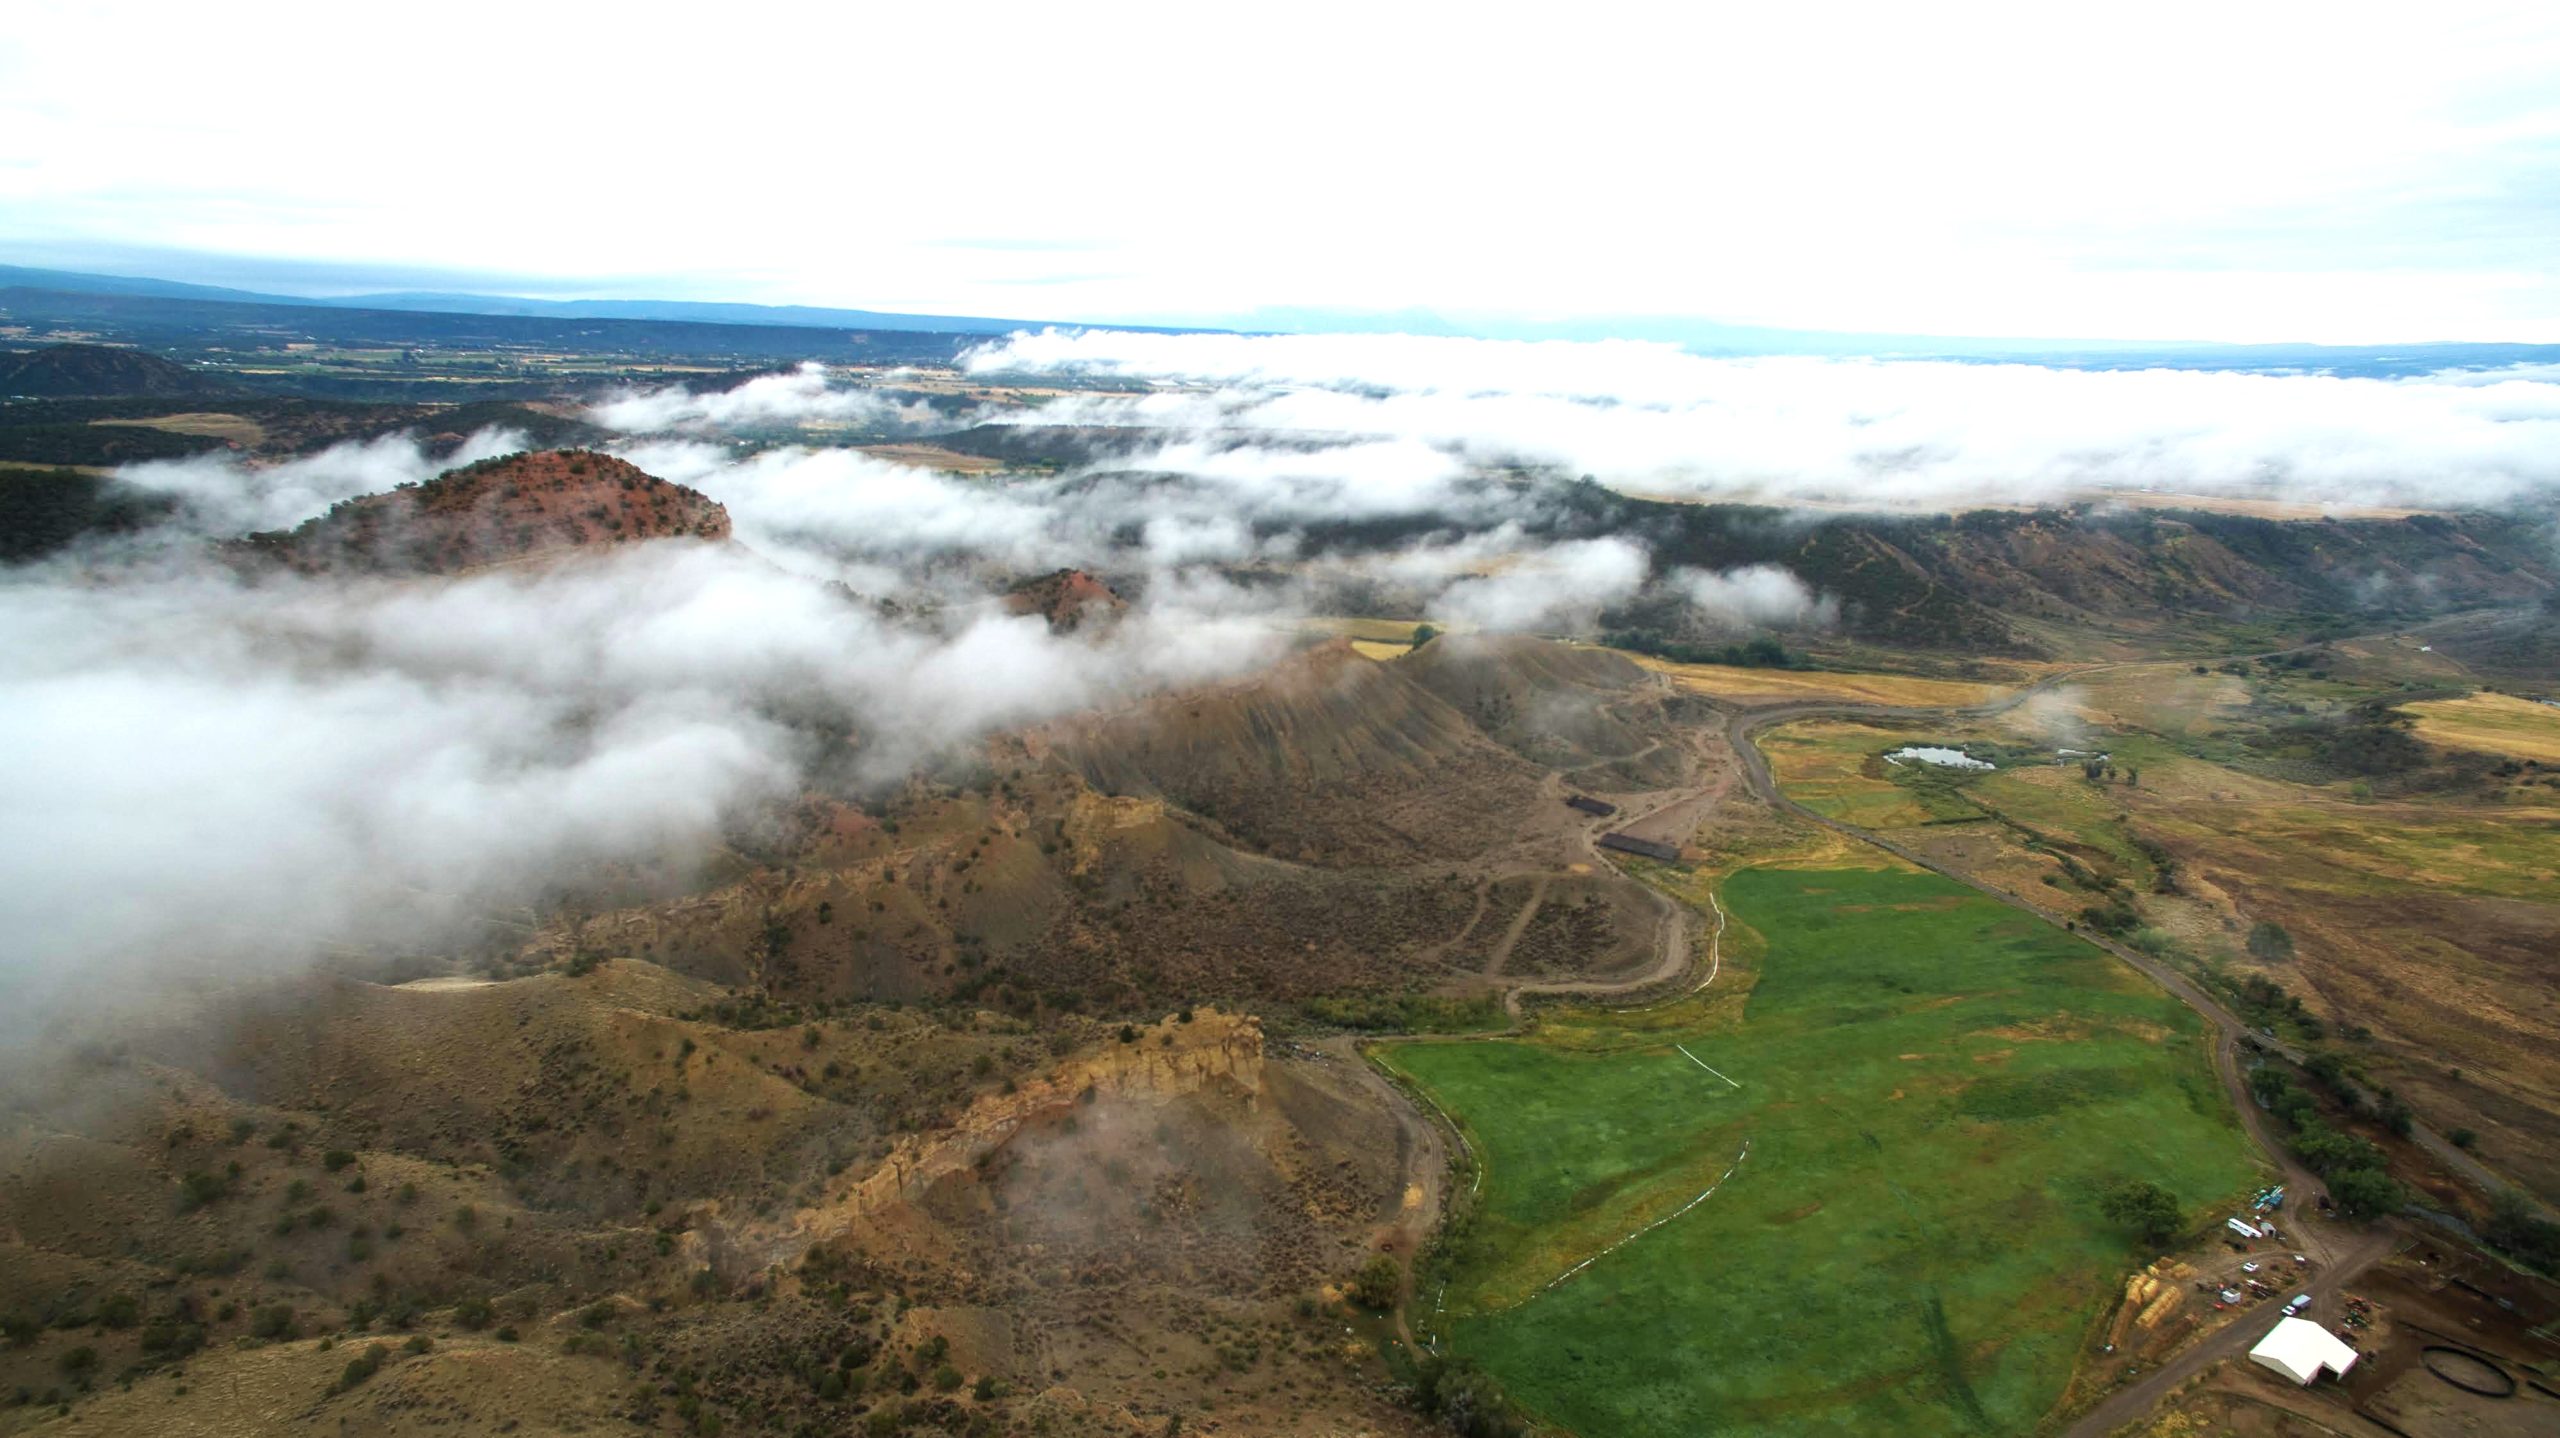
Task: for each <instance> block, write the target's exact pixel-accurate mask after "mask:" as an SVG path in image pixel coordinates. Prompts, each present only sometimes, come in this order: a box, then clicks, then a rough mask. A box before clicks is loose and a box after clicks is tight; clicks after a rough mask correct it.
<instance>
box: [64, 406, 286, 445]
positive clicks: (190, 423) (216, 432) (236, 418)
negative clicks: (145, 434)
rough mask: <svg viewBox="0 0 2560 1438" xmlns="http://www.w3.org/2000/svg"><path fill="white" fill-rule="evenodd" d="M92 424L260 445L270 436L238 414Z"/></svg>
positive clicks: (161, 416) (159, 417)
mask: <svg viewBox="0 0 2560 1438" xmlns="http://www.w3.org/2000/svg"><path fill="white" fill-rule="evenodd" d="M89 422H90V423H91V424H108V425H131V426H133V427H134V428H136V429H158V430H166V431H168V432H169V433H171V434H200V435H203V436H205V437H206V438H208V439H227V440H230V441H231V442H232V443H234V444H243V445H250V444H257V443H259V442H261V441H263V440H264V439H265V438H266V437H267V432H266V430H265V428H263V427H262V426H260V425H259V423H258V422H257V421H256V420H254V419H247V418H244V417H242V416H240V415H236V414H210V413H201V414H164V415H160V416H157V417H155V418H152V419H93V420H91V421H89Z"/></svg>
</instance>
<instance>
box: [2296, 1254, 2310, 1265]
mask: <svg viewBox="0 0 2560 1438" xmlns="http://www.w3.org/2000/svg"><path fill="white" fill-rule="evenodd" d="M2293 1266H2294V1267H2296V1268H2309V1267H2310V1266H2311V1260H2310V1259H2307V1258H2305V1257H2303V1256H2302V1255H2301V1254H2299V1253H2297V1254H2295V1255H2294V1256H2293Z"/></svg>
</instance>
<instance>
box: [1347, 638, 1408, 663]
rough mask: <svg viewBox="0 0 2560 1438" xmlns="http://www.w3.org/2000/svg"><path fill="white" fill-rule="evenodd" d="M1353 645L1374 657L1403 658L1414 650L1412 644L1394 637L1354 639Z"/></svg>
mask: <svg viewBox="0 0 2560 1438" xmlns="http://www.w3.org/2000/svg"><path fill="white" fill-rule="evenodd" d="M1351 647H1352V648H1353V649H1356V650H1358V651H1359V652H1360V653H1362V654H1365V655H1367V656H1368V657H1370V658H1372V659H1402V658H1403V657H1405V656H1406V655H1408V654H1411V653H1412V652H1413V646H1412V645H1410V644H1403V643H1399V642H1397V641H1395V640H1392V639H1354V640H1352V641H1351Z"/></svg>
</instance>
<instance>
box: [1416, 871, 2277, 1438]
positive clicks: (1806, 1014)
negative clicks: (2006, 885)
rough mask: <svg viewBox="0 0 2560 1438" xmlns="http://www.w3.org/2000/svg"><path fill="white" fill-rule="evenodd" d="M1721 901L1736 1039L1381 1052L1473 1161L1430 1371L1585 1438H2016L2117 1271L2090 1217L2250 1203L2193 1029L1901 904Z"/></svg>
mask: <svg viewBox="0 0 2560 1438" xmlns="http://www.w3.org/2000/svg"><path fill="white" fill-rule="evenodd" d="M1722 898H1723V903H1724V906H1725V908H1726V909H1727V910H1728V911H1729V912H1730V913H1731V915H1732V918H1733V921H1734V925H1735V928H1734V930H1733V931H1732V932H1731V933H1729V934H1728V936H1727V937H1728V946H1727V952H1728V955H1729V956H1730V957H1731V960H1733V961H1732V962H1729V964H1728V967H1727V969H1726V971H1725V972H1724V974H1723V975H1722V976H1721V977H1720V978H1719V980H1718V986H1719V987H1722V986H1723V985H1725V984H1728V983H1732V984H1737V985H1738V984H1742V983H1751V984H1752V985H1753V986H1752V988H1751V991H1750V997H1749V999H1748V1002H1747V1003H1746V1004H1744V1005H1742V1006H1741V1008H1740V1010H1739V1016H1738V1018H1737V1017H1735V1013H1736V1011H1735V1007H1734V1005H1733V1004H1732V1002H1731V1001H1730V999H1727V1000H1725V1001H1723V1002H1720V1003H1719V1002H1714V1001H1713V995H1712V991H1711V993H1710V995H1708V996H1702V998H1701V999H1700V1000H1697V1001H1693V1003H1692V1004H1690V1005H1688V1006H1685V1007H1682V1008H1675V1009H1670V1010H1663V1009H1657V1010H1653V1011H1651V1012H1647V1013H1642V1014H1630V1015H1628V1016H1627V1017H1626V1019H1625V1020H1624V1026H1623V1027H1622V1028H1620V1029H1619V1030H1618V1031H1617V1034H1616V1040H1617V1041H1616V1042H1614V1043H1612V1042H1611V1041H1610V1037H1611V1035H1610V1020H1608V1019H1607V1018H1605V1017H1601V1016H1594V1015H1581V1016H1577V1017H1576V1018H1575V1020H1574V1021H1573V1022H1570V1023H1559V1024H1556V1025H1553V1026H1552V1032H1551V1033H1549V1034H1545V1035H1533V1036H1531V1037H1529V1038H1526V1039H1521V1040H1511V1041H1500V1042H1482V1043H1442V1044H1416V1045H1411V1046H1405V1047H1400V1048H1398V1049H1396V1050H1395V1051H1394V1054H1393V1061H1394V1062H1395V1063H1396V1064H1397V1065H1398V1066H1399V1067H1401V1068H1402V1069H1404V1070H1405V1071H1406V1072H1407V1073H1408V1074H1410V1075H1411V1076H1412V1077H1413V1078H1414V1079H1415V1080H1416V1081H1418V1082H1419V1083H1421V1084H1422V1085H1423V1086H1424V1087H1425V1088H1426V1089H1428V1090H1429V1091H1430V1093H1431V1094H1432V1095H1433V1097H1434V1098H1435V1099H1437V1100H1438V1101H1439V1102H1440V1103H1441V1104H1442V1105H1443V1106H1444V1107H1445V1108H1447V1109H1448V1111H1449V1112H1451V1113H1452V1114H1454V1115H1456V1116H1457V1117H1458V1119H1459V1120H1460V1121H1461V1122H1462V1123H1464V1124H1465V1125H1466V1126H1467V1128H1468V1130H1469V1132H1470V1133H1471V1134H1472V1135H1473V1137H1474V1139H1475V1142H1476V1147H1477V1149H1478V1151H1479V1153H1480V1154H1481V1155H1482V1159H1483V1163H1484V1170H1485V1171H1484V1175H1483V1185H1482V1192H1481V1197H1480V1199H1479V1204H1478V1209H1477V1212H1476V1215H1475V1217H1474V1219H1473V1221H1472V1223H1471V1224H1470V1225H1469V1227H1468V1229H1467V1231H1466V1232H1465V1235H1464V1237H1463V1238H1461V1239H1460V1240H1459V1242H1458V1245H1457V1248H1458V1252H1457V1257H1456V1269H1455V1272H1454V1274H1453V1276H1452V1279H1451V1282H1450V1285H1449V1289H1448V1293H1447V1300H1446V1302H1447V1313H1446V1314H1445V1315H1444V1316H1443V1317H1441V1318H1440V1319H1439V1320H1438V1327H1439V1331H1440V1333H1441V1335H1442V1342H1443V1346H1444V1347H1445V1348H1446V1349H1448V1350H1449V1351H1452V1352H1455V1353H1460V1354H1465V1355H1469V1356H1472V1357H1474V1358H1476V1359H1478V1360H1479V1361H1481V1362H1482V1363H1483V1364H1484V1365H1485V1366H1486V1367H1487V1368H1488V1369H1489V1370H1491V1371H1492V1372H1493V1373H1494V1374H1495V1375H1496V1376H1498V1377H1499V1378H1500V1379H1501V1380H1502V1381H1503V1382H1504V1383H1505V1384H1506V1385H1507V1386H1508V1387H1509V1389H1510V1391H1511V1393H1512V1394H1513V1396H1514V1397H1515V1398H1516V1399H1518V1400H1519V1401H1520V1402H1522V1403H1523V1404H1524V1405H1526V1406H1527V1407H1528V1408H1529V1409H1531V1410H1532V1411H1533V1412H1535V1413H1537V1414H1539V1415H1540V1416H1542V1417H1544V1418H1546V1419H1548V1420H1550V1421H1552V1422H1555V1423H1558V1424H1561V1425H1563V1426H1565V1427H1567V1428H1570V1429H1573V1430H1575V1431H1577V1432H1581V1433H1584V1434H1589V1435H1601V1434H1609V1435H1620V1434H1628V1435H1633V1434H1665V1435H1673V1434H1699V1433H1718V1432H1723V1433H1754V1434H1758V1433H1807V1434H1812V1433H1824V1434H1829V1433H1849V1434H1877V1435H1885V1434H1892V1435H1909V1434H1932V1433H1948V1434H1975V1433H2023V1432H2027V1431H2029V1430H2030V1429H2032V1428H2033V1427H2034V1425H2035V1423H2036V1421H2037V1420H2038V1419H2039V1418H2040V1417H2041V1416H2042V1415H2043V1414H2044V1413H2045V1412H2046V1410H2047V1409H2048V1408H2049V1407H2050V1406H2051V1405H2052V1403H2053V1402H2054V1400H2055V1399H2056V1397H2057V1396H2058V1395H2059V1394H2060V1392H2061V1390H2062V1387H2063V1384H2064V1382H2065V1380H2066V1378H2067V1377H2068V1376H2069V1373H2070V1370H2071V1366H2072V1363H2073V1360H2074V1356H2075V1354H2076V1352H2077V1350H2078V1348H2079V1346H2080V1344H2081V1342H2082V1341H2083V1339H2084V1337H2085V1335H2086V1333H2087V1332H2088V1328H2089V1324H2090V1322H2091V1320H2092V1318H2093V1316H2094V1315H2095V1314H2096V1313H2097V1312H2098V1311H2099V1310H2100V1309H2101V1308H2102V1307H2104V1305H2105V1303H2106V1302H2107V1300H2109V1299H2110V1298H2112V1297H2113V1296H2114V1292H2115V1288H2116V1285H2117V1284H2118V1282H2119V1281H2120V1280H2121V1277H2122V1275H2123V1273H2124V1271H2125V1269H2126V1267H2127V1265H2128V1264H2130V1263H2133V1262H2137V1261H2138V1255H2137V1254H2135V1253H2134V1252H2133V1250H2132V1249H2131V1248H2130V1247H2129V1241H2128V1239H2127V1237H2126V1236H2125V1235H2124V1234H2122V1233H2121V1232H2119V1231H2118V1230H2117V1229H2115V1228H2114V1227H2113V1226H2111V1225H2110V1224H2108V1223H2107V1222H2106V1220H2105V1219H2103V1218H2102V1217H2101V1216H2100V1215H2099V1213H2098V1211H2097V1201H2098V1197H2099V1195H2100V1194H2101V1193H2102V1192H2104V1191H2105V1189H2106V1188H2107V1187H2108V1186H2110V1185H2111V1184H2113V1183H2115V1182H2117V1181H2119V1180H2122V1179H2126V1178H2135V1177H2139V1178H2147V1179H2150V1180H2152V1181H2154V1182H2157V1183H2160V1184H2162V1185H2163V1186H2165V1187H2167V1188H2169V1189H2170V1190H2171V1191H2173V1192H2174V1193H2176V1194H2177V1195H2178V1197H2179V1198H2180V1199H2181V1200H2182V1201H2183V1202H2184V1203H2185V1204H2186V1205H2187V1206H2188V1207H2189V1209H2190V1210H2191V1212H2192V1213H2193V1214H2194V1216H2195V1217H2196V1218H2197V1219H2198V1220H2199V1221H2201V1220H2202V1219H2204V1218H2205V1217H2206V1214H2205V1211H2204V1210H2205V1208H2206V1206H2207V1205H2209V1204H2211V1203H2214V1202H2217V1201H2219V1200H2222V1199H2225V1198H2228V1197H2231V1196H2234V1195H2236V1194H2237V1193H2239V1192H2240V1191H2241V1190H2242V1189H2243V1188H2244V1187H2246V1186H2247V1185H2248V1184H2249V1183H2250V1182H2252V1181H2253V1180H2254V1179H2255V1178H2256V1177H2257V1174H2258V1169H2257V1167H2256V1165H2255V1163H2254V1161H2253V1160H2252V1158H2251V1155H2250V1152H2249V1148H2248V1145H2247V1142H2246V1140H2245V1139H2244V1138H2243V1137H2242V1136H2241V1134H2240V1131H2239V1128H2238V1126H2237V1124H2236V1122H2235V1120H2234V1119H2233V1117H2232V1115H2231V1114H2230V1112H2229V1110H2228V1108H2227V1106H2226V1105H2225V1104H2224V1102H2223V1099H2222V1096H2221V1093H2220V1090H2219V1089H2218V1087H2217V1086H2216V1085H2215V1083H2214V1080H2213V1077H2212V1074H2211V1071H2210V1068H2209V1063H2208V1056H2207V1053H2206V1049H2205V1044H2204V1040H2203V1038H2202V1036H2201V1032H2200V1026H2199V1024H2198V1022H2197V1020H2196V1019H2195V1018H2194V1016H2193V1015H2192V1014H2190V1013H2189V1012H2188V1011H2187V1010H2186V1009H2185V1008H2184V1007H2183V1006H2181V1005H2179V1004H2178V1003H2177V1002H2176V1001H2175V1000H2172V999H2170V998H2168V997H2167V996H2166V995H2164V994H2161V993H2160V992H2159V991H2157V990H2156V989H2153V988H2151V987H2150V986H2149V985H2148V984H2147V983H2146V982H2144V981H2143V980H2141V979H2140V978H2139V977H2138V976H2136V975H2134V974H2132V973H2131V972H2129V971H2127V970H2125V969H2123V968H2121V967H2120V966H2118V965H2117V964H2115V963H2114V961H2113V960H2110V959H2108V958H2107V957H2106V956H2105V955H2104V954H2102V953H2100V952H2099V951H2098V950H2096V949H2094V948H2091V947H2089V946H2087V945H2084V944H2082V943H2079V942H2077V941H2076V940H2073V939H2071V938H2069V937H2068V936H2066V935H2062V934H2058V933H2055V932H2054V931H2053V930H2051V929H2049V928H2047V927H2045V926H2043V925H2040V924H2037V923H2035V922H2034V921H2032V920H2030V919H2028V918H2026V917H2024V916H2022V915H2018V914H2016V913H2014V912H2012V911H2011V910H2009V909H2007V908H2005V907H2003V906H2001V905H1999V904H1997V903H1994V902H1992V901H1991V900H1989V899H1985V898H1982V897H1979V896H1977V895H1975V894H1973V893H1972V892H1971V891H1970V890H1966V889H1963V888H1961V887H1958V886H1956V885H1954V884H1951V883H1949V882H1947V881H1945V880H1942V879H1939V878H1937V877H1936V876H1934V875H1928V874H1921V873H1916V872H1909V871H1901V870H1881V869H1811V870H1804V869H1798V870H1781V869H1767V868H1762V869H1746V870H1743V871H1741V872H1740V873H1737V874H1735V875H1734V876H1733V877H1732V878H1731V879H1729V880H1728V881H1727V882H1726V884H1725V886H1724V888H1723V890H1722ZM1754 954H1756V955H1757V958H1756V960H1754V958H1753V957H1752V956H1753V955H1754ZM1674 1017H1678V1018H1681V1019H1683V1020H1684V1021H1685V1022H1686V1025H1687V1026H1686V1027H1685V1028H1682V1027H1678V1026H1676V1025H1673V1026H1666V1020H1667V1019H1671V1018H1674ZM1674 1043H1677V1044H1681V1045H1685V1046H1686V1048H1687V1049H1688V1051H1689V1054H1690V1055H1694V1058H1692V1057H1688V1056H1684V1055H1683V1054H1682V1053H1681V1052H1680V1050H1679V1049H1678V1048H1676V1047H1674V1046H1673V1045H1674ZM1702 1065H1712V1066H1713V1067H1714V1068H1715V1069H1717V1070H1720V1071H1721V1072H1722V1073H1723V1074H1724V1075H1726V1076H1728V1077H1729V1079H1730V1081H1731V1082H1728V1081H1727V1079H1726V1078H1719V1077H1717V1076H1716V1075H1715V1074H1713V1073H1710V1072H1708V1070H1707V1069H1706V1068H1705V1067H1702ZM1736 1084H1738V1085H1739V1087H1735V1086H1734V1085H1736ZM1746 1144H1748V1146H1749V1147H1748V1156H1747V1157H1741V1158H1739V1163H1738V1164H1737V1158H1738V1156H1740V1155H1742V1154H1743V1152H1744V1147H1745V1145H1746ZM1728 1171H1730V1175H1731V1176H1730V1177H1729V1178H1723V1181H1722V1184H1721V1186H1720V1187H1718V1188H1716V1190H1715V1191H1714V1192H1713V1194H1712V1195H1711V1196H1709V1197H1707V1198H1706V1199H1704V1201H1702V1202H1699V1203H1697V1205H1696V1206H1695V1207H1694V1208H1690V1209H1688V1210H1687V1211H1686V1212H1682V1211H1681V1210H1682V1208H1683V1206H1684V1205H1686V1204H1689V1203H1690V1202H1691V1200H1693V1199H1695V1198H1697V1196H1698V1195H1699V1194H1700V1193H1702V1192H1704V1191H1706V1190H1707V1189H1708V1188H1709V1186H1710V1185H1713V1184H1716V1183H1717V1181H1718V1179H1719V1178H1720V1177H1721V1176H1723V1175H1725V1174H1727V1173H1728ZM1675 1214H1677V1216H1676V1217H1674V1216H1672V1215H1675ZM1657 1221H1660V1226H1659V1227H1657V1228H1652V1229H1650V1230H1647V1225H1649V1224H1653V1223H1656V1222H1657ZM1629 1235H1637V1236H1635V1237H1632V1238H1630V1237H1629ZM1621 1240H1625V1241H1624V1242H1623V1243H1621ZM1612 1245H1617V1246H1616V1247H1614V1248H1613V1247H1612ZM1594 1255H1598V1256H1597V1257H1596V1258H1595V1257H1594ZM1585 1259H1591V1260H1592V1262H1591V1263H1590V1264H1589V1266H1588V1267H1585V1268H1582V1269H1581V1270H1580V1271H1579V1272H1577V1273H1574V1274H1573V1276H1571V1277H1569V1278H1565V1279H1564V1281H1562V1282H1561V1283H1557V1282H1555V1280H1556V1279H1557V1278H1558V1277H1559V1276H1560V1275H1564V1274H1566V1273H1567V1272H1568V1271H1570V1270H1573V1269H1574V1267H1575V1265H1577V1264H1580V1263H1582V1262H1583V1261H1584V1260H1585ZM1551 1284H1552V1286H1550V1285H1551Z"/></svg>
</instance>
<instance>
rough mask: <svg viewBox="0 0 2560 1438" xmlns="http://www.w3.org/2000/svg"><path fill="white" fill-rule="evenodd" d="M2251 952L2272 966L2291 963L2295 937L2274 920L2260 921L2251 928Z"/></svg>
mask: <svg viewBox="0 0 2560 1438" xmlns="http://www.w3.org/2000/svg"><path fill="white" fill-rule="evenodd" d="M2249 952H2250V953H2252V954H2254V955H2256V956H2257V957H2258V958H2260V959H2262V960H2264V961H2266V962H2267V963H2270V964H2281V963H2287V962H2290V961H2291V960H2292V958H2293V935H2291V934H2288V933H2286V932H2285V930H2284V925H2282V924H2279V923H2277V922H2276V921H2275V920H2273V919H2260V920H2259V921H2258V922H2256V923H2255V924H2252V925H2250V926H2249Z"/></svg>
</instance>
